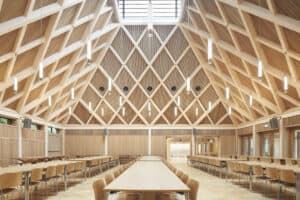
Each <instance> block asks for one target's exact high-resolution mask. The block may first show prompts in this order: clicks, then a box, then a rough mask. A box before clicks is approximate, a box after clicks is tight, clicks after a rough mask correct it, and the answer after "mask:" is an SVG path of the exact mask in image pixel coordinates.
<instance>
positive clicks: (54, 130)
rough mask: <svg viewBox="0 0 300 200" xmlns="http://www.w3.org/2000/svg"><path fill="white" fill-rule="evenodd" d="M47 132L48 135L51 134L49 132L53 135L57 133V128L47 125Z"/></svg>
mask: <svg viewBox="0 0 300 200" xmlns="http://www.w3.org/2000/svg"><path fill="white" fill-rule="evenodd" d="M48 134H49V135H51V134H53V135H55V134H57V129H56V128H54V127H51V126H49V127H48Z"/></svg>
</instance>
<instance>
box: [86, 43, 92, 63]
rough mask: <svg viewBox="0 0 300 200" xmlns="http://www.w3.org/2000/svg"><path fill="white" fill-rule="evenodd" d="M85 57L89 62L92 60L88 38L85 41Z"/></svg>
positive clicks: (90, 44)
mask: <svg viewBox="0 0 300 200" xmlns="http://www.w3.org/2000/svg"><path fill="white" fill-rule="evenodd" d="M86 58H87V60H88V63H91V61H92V41H91V40H88V41H87V43H86Z"/></svg>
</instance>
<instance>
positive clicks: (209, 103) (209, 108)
mask: <svg viewBox="0 0 300 200" xmlns="http://www.w3.org/2000/svg"><path fill="white" fill-rule="evenodd" d="M210 111H211V101H209V102H208V112H210Z"/></svg>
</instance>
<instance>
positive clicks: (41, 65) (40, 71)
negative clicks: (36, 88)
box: [39, 62, 44, 79]
mask: <svg viewBox="0 0 300 200" xmlns="http://www.w3.org/2000/svg"><path fill="white" fill-rule="evenodd" d="M39 78H40V79H43V78H44V65H43V63H42V62H40V64H39Z"/></svg>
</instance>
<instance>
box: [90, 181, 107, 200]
mask: <svg viewBox="0 0 300 200" xmlns="http://www.w3.org/2000/svg"><path fill="white" fill-rule="evenodd" d="M105 186H106V184H105V181H104V179H100V180H97V181H95V182H94V183H93V190H94V195H95V200H105V199H106V198H105V197H106V196H105V192H104V188H105Z"/></svg>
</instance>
